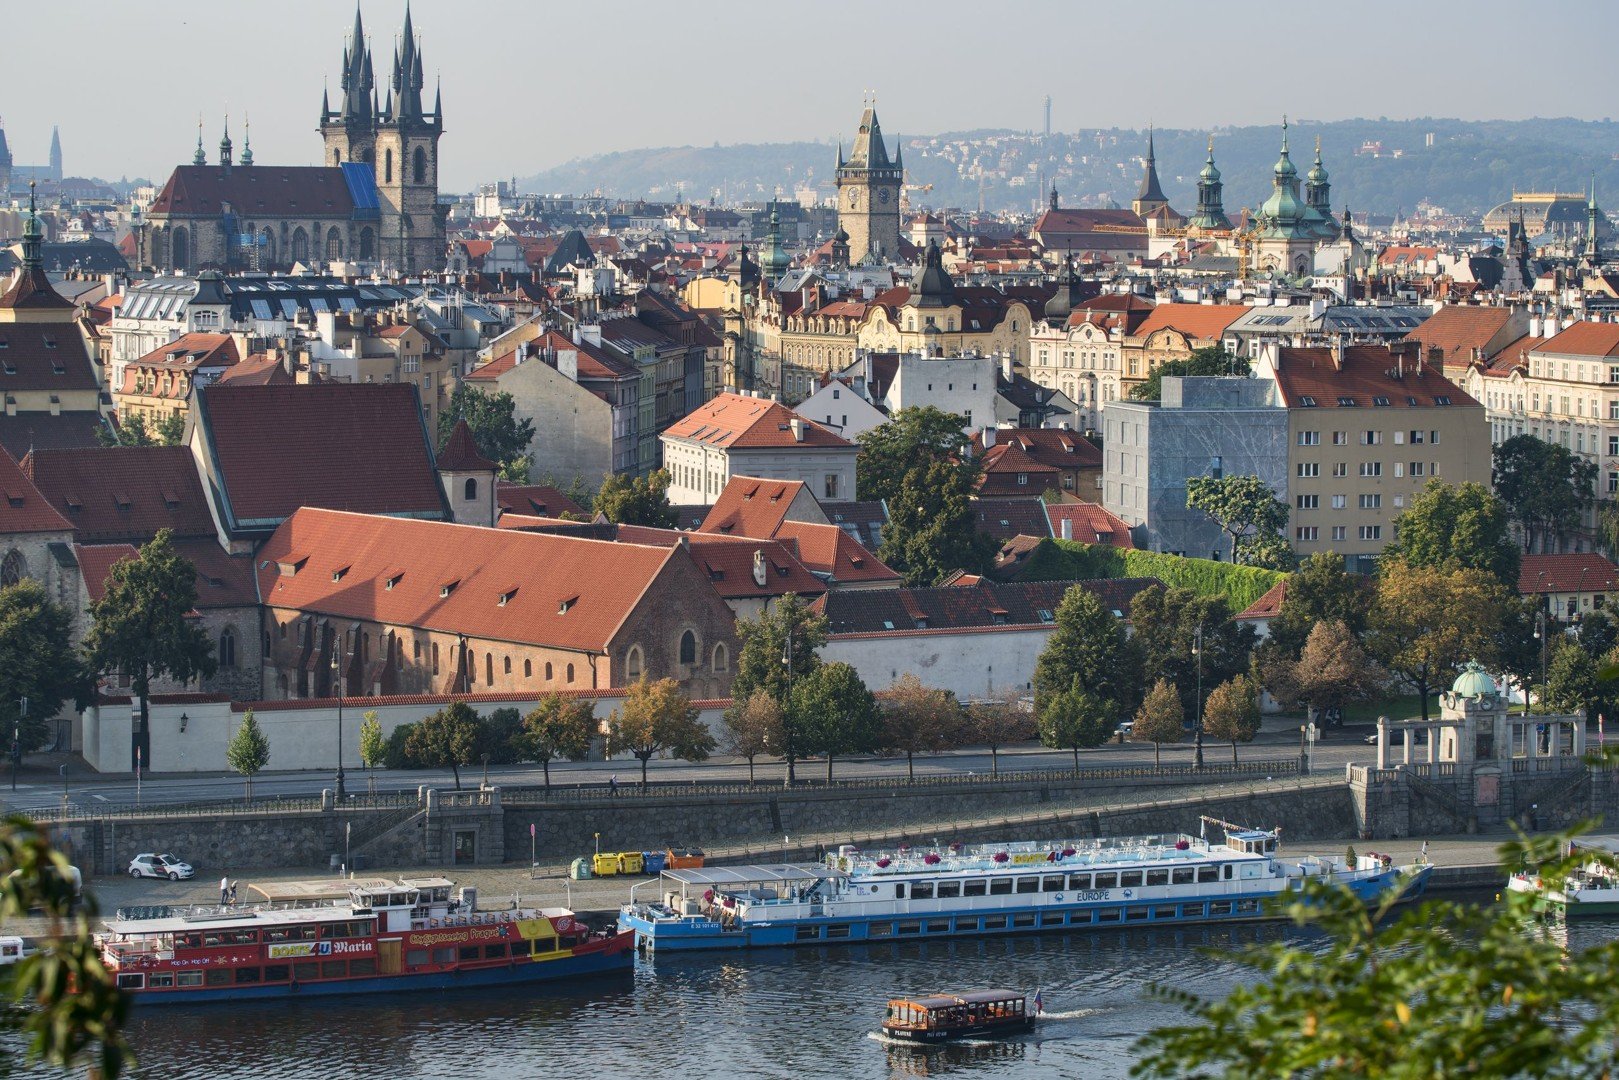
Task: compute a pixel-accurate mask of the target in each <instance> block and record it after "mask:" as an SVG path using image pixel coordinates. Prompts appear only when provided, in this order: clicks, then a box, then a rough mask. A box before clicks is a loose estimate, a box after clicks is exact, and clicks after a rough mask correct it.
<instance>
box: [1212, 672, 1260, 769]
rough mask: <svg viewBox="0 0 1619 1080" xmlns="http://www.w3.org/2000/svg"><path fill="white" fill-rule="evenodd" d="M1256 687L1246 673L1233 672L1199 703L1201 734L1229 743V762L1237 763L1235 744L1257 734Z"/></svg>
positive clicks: (1252, 738) (1244, 741) (1257, 697)
mask: <svg viewBox="0 0 1619 1080" xmlns="http://www.w3.org/2000/svg"><path fill="white" fill-rule="evenodd" d="M1259 725H1260V716H1259V690H1258V688H1257V687H1256V686H1254V683H1253V680H1252V679H1249V678H1248V677H1247V676H1246V675H1236V676H1233V677H1232V678H1230V679H1227V680H1226V681H1225V682H1223V683H1221V684H1220V685H1219V686H1216V687H1215V688H1214V690H1213V691H1211V692H1210V694H1209V700H1208V702H1207V703H1206V704H1205V705H1204V706H1203V733H1204V734H1205V735H1207V736H1208V737H1209V738H1211V739H1218V740H1219V741H1220V742H1228V743H1230V744H1231V764H1233V765H1235V764H1236V763H1237V744H1238V743H1250V742H1253V741H1254V736H1255V735H1258V734H1259Z"/></svg>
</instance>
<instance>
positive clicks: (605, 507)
mask: <svg viewBox="0 0 1619 1080" xmlns="http://www.w3.org/2000/svg"><path fill="white" fill-rule="evenodd" d="M594 505H595V509H596V513H598V514H601V515H602V516H604V517H605V518H607V520H608V521H611V522H613V523H614V524H617V525H646V526H649V527H651V528H655V529H672V528H674V527H675V520H676V519H675V512H674V509H673V508H672V507H671V506H670V505H669V474H668V473H666V472H664V471H663V470H662V469H658V470H656V471H655V472H652V473H649V474H647V475H646V476H626V475H624V474H622V473H613V474H612V475H611V476H609V477H607V478H606V479H605V480H603V481H602V486H601V490H600V491H598V492H597V493H596V499H595V503H594Z"/></svg>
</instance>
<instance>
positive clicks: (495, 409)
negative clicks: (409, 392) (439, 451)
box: [438, 383, 534, 484]
mask: <svg viewBox="0 0 1619 1080" xmlns="http://www.w3.org/2000/svg"><path fill="white" fill-rule="evenodd" d="M461 420H465V421H466V422H467V427H468V428H470V429H471V431H472V441H473V442H475V443H477V444H478V450H479V452H481V453H482V454H483V456H484V457H486V458H488V459H489V460H490V461H493V462H495V463H496V464H498V465H499V466H500V475H501V478H502V479H505V480H510V481H512V482H513V483H517V484H521V483H526V482H527V480H528V467H529V464H530V461H531V459H530V457H529V453H528V447H529V444H530V443H532V442H533V441H534V421H533V420H518V419H517V402H516V401H515V400H514V399H513V398H512V396H511V395H510V394H508V393H506V392H505V391H499V392H497V393H493V394H491V393H488V392H486V391H484V390H481V389H479V388H478V387H476V386H468V385H467V384H466V383H462V384H461V385H460V386H457V387H456V388H455V393H453V394H451V395H450V403H449V405H447V406H446V407H445V408H444V409H443V410H442V411H441V412H440V413H439V414H438V443H439V445H440V446H443V445H444V444H445V443H446V442H448V441H449V438H450V433H451V432H453V431H454V430H455V425H456V423H457V422H459V421H461Z"/></svg>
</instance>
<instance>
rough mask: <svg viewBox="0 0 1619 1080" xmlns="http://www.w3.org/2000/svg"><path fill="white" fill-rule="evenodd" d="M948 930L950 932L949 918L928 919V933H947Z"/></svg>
mask: <svg viewBox="0 0 1619 1080" xmlns="http://www.w3.org/2000/svg"><path fill="white" fill-rule="evenodd" d="M949 932H950V920H949V919H929V920H928V933H930V934H948V933H949Z"/></svg>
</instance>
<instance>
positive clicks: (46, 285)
mask: <svg viewBox="0 0 1619 1080" xmlns="http://www.w3.org/2000/svg"><path fill="white" fill-rule="evenodd" d="M72 306H73V304H72V303H71V302H70V301H69V300H68V299H67V297H65V296H63V295H62V294H61V293H59V292H57V291H56V289H55V288H54V287H53V286H52V285H51V279H50V278H49V277H47V276H46V274H45V271H44V269H43V268H41V267H38V266H35V267H27V266H25V267H23V268H21V269H20V270H19V271H18V273H17V279H16V280H15V281H13V282H12V283H11V287H10V288H8V289H7V290H6V291H5V295H3V296H0V308H28V309H34V310H39V309H42V308H71V307H72ZM57 325H61V324H57Z"/></svg>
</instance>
